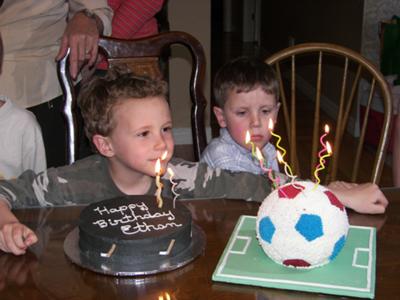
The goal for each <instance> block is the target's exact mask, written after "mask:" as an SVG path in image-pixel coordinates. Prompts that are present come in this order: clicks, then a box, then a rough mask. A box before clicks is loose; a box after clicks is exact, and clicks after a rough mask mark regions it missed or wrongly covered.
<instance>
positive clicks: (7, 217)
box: [0, 198, 38, 255]
mask: <svg viewBox="0 0 400 300" xmlns="http://www.w3.org/2000/svg"><path fill="white" fill-rule="evenodd" d="M37 240H38V239H37V236H36V234H35V233H34V232H33V231H32V230H31V229H29V228H28V227H26V226H25V225H23V224H21V223H20V222H19V221H18V219H17V218H16V217H15V216H14V214H13V213H12V212H11V210H10V208H9V206H8V204H7V202H6V200H5V199H1V198H0V250H2V251H4V252H10V253H13V254H15V255H21V254H25V252H26V249H27V248H28V247H29V246H31V245H33V244H34V243H36V242H37Z"/></svg>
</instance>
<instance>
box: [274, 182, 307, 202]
mask: <svg viewBox="0 0 400 300" xmlns="http://www.w3.org/2000/svg"><path fill="white" fill-rule="evenodd" d="M304 189H305V187H304V186H303V185H301V184H298V183H296V184H295V185H294V184H289V185H286V186H284V187H281V188H279V189H278V196H279V198H283V199H294V198H296V196H297V195H298V194H299V193H301V192H302V191H303V190H304Z"/></svg>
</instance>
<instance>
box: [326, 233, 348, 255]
mask: <svg viewBox="0 0 400 300" xmlns="http://www.w3.org/2000/svg"><path fill="white" fill-rule="evenodd" d="M345 242H346V236H345V235H343V236H342V237H341V238H340V239H339V240H338V241H337V242H336V243H335V246H334V247H333V251H332V254H331V256H329V259H330V260H333V259H335V257H336V256H337V255H338V254H339V252H340V250H342V248H343V246H344V244H345Z"/></svg>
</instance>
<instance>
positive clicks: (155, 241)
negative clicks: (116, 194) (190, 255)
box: [79, 196, 192, 264]
mask: <svg viewBox="0 0 400 300" xmlns="http://www.w3.org/2000/svg"><path fill="white" fill-rule="evenodd" d="M191 241H192V217H191V214H190V211H189V210H188V209H187V208H186V207H185V206H184V205H183V204H181V203H179V202H177V203H176V206H175V207H173V204H172V201H170V200H168V201H164V204H163V206H162V208H158V207H157V203H156V199H155V197H154V196H126V197H120V198H115V199H110V200H104V201H100V202H96V203H93V204H90V205H89V206H87V207H86V208H85V209H84V210H83V211H82V213H81V216H80V220H79V248H80V251H81V252H82V253H84V255H86V256H91V257H93V256H98V257H99V259H102V260H107V261H111V262H118V263H124V262H127V263H128V262H129V263H130V264H132V263H134V262H135V261H138V262H139V261H140V262H141V263H143V262H146V261H151V260H157V259H162V258H165V257H168V256H175V255H177V254H179V253H180V252H181V251H183V250H184V249H186V248H187V247H188V246H189V245H190V243H191Z"/></svg>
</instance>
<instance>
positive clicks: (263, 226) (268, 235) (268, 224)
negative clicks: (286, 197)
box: [258, 217, 276, 244]
mask: <svg viewBox="0 0 400 300" xmlns="http://www.w3.org/2000/svg"><path fill="white" fill-rule="evenodd" d="M259 224H260V225H259V228H258V229H259V232H260V236H261V238H262V239H263V240H264V241H266V242H268V243H270V244H271V241H272V237H273V236H274V233H275V230H276V229H275V226H274V224H273V223H272V221H271V219H270V218H269V217H264V218H262V219H261V221H260V223H259Z"/></svg>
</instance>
